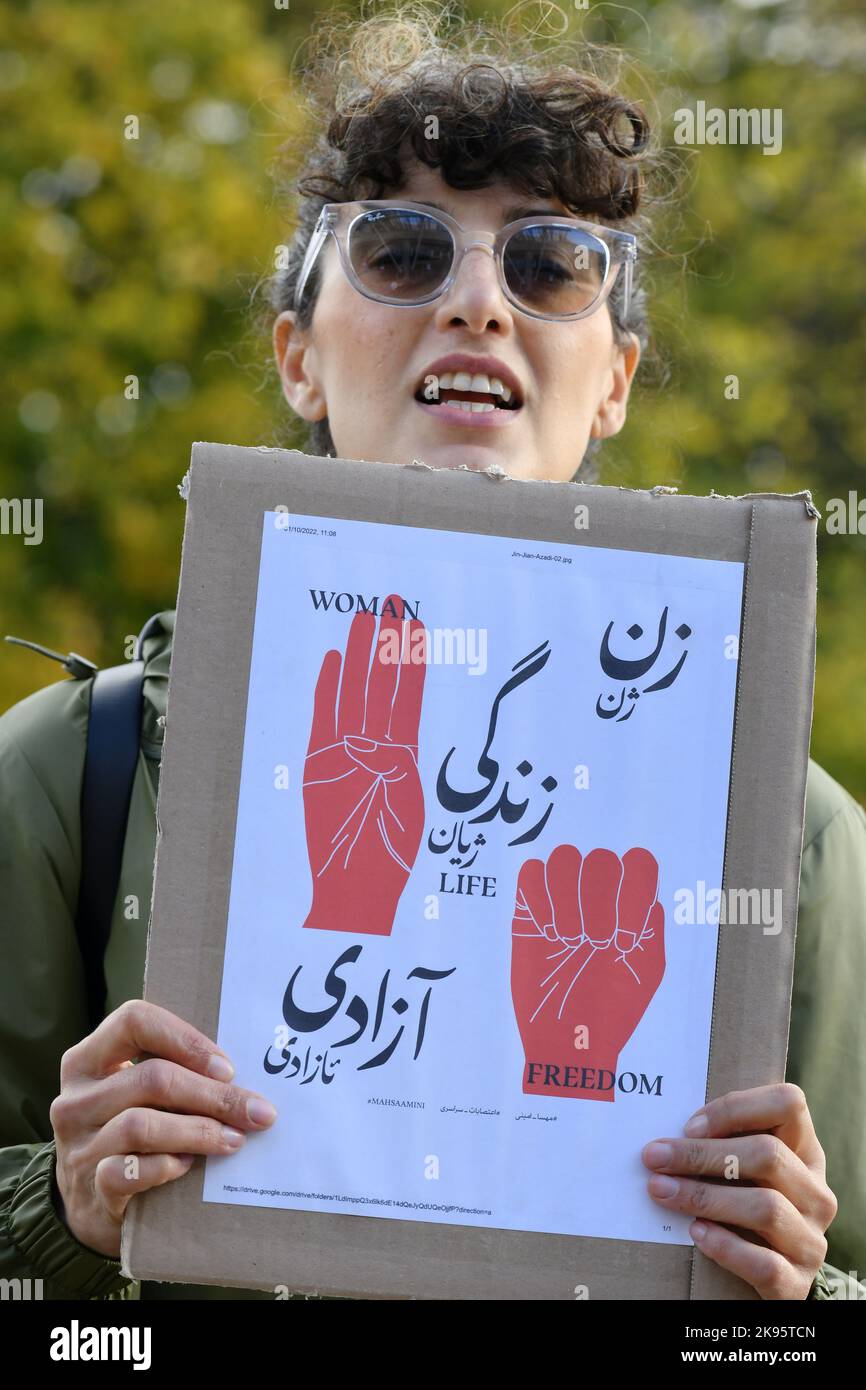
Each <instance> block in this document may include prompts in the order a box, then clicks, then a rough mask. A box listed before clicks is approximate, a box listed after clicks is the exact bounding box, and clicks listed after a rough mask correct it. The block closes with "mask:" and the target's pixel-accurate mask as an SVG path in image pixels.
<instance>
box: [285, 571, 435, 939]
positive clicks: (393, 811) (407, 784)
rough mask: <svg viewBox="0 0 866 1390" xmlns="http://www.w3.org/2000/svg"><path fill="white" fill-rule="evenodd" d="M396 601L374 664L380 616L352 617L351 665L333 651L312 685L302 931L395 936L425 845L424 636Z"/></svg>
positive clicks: (383, 622)
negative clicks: (308, 887) (308, 896)
mask: <svg viewBox="0 0 866 1390" xmlns="http://www.w3.org/2000/svg"><path fill="white" fill-rule="evenodd" d="M391 605H393V608H394V610H395V612H397V613H399V612H400V611H401V607H402V600H401V599H400V598H399V597H397V596H396V595H393V594H392V595H391V598H390V600H388V601H386V604H385V605H384V609H385V611H383V613H382V615H381V618H380V621H379V633H378V638H377V641H376V644H375V648H374V650H373V657H372V665H371V660H370V648H371V646H372V645H373V637H374V633H375V628H376V619H375V618H374V616H373V614H372V613H356V614H355V616H354V618H353V619H352V625H351V628H350V629H349V637H348V641H347V643H346V655H345V659H343V658H342V657H341V655H340V653H339V652H338V651H329V652H327V653H326V654H325V657H324V660H323V661H322V668H321V671H320V672H319V679H318V681H317V683H316V694H315V699H314V702H313V723H312V728H311V730H310V743H309V747H308V749H307V758H306V762H305V764H304V820H305V823H306V830H307V851H308V854H309V858H310V868H311V870H312V874H313V902H312V906H311V908H310V911H309V914H308V916H307V920H306V921H305V923H304V926H305V927H317V928H320V929H324V930H327V931H351V932H355V933H361V934H367V935H377V936H390V934H391V928H392V927H393V925H394V915H395V913H396V911H397V904H398V902H399V900H400V895H401V893H402V892H403V889H404V888H405V886H406V880H407V879H408V877H409V874H410V872H411V869H412V865H413V864H414V862H415V856H416V855H417V853H418V846H419V844H420V842H421V834H422V831H423V829H424V795H423V791H422V788H421V779H420V777H419V775H418V726H419V723H420V720H421V701H422V696H423V692H424V674H425V670H426V633H425V629H424V624H423V623H422V622H420V621H418V620H417V619H411V620H409V621H407V620H405V619H400V618H398V617H395V616H393V615H392V614H390V613H389V612H388V611H387V610H388V608H389V607H390V606H391ZM419 634H421V635H419ZM398 653H399V654H401V655H402V660H400V661H397V660H395V659H394V657H395V654H398ZM410 655H411V656H414V661H409V659H408V658H409V656H410ZM389 656H390V658H391V659H388V658H389ZM422 657H423V658H424V659H423V660H421V659H420V658H422ZM341 666H342V679H341Z"/></svg>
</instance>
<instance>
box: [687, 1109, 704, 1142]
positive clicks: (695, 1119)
mask: <svg viewBox="0 0 866 1390" xmlns="http://www.w3.org/2000/svg"><path fill="white" fill-rule="evenodd" d="M709 1127H710V1122H709V1120H708V1118H707V1116H706V1113H705V1112H704V1111H701V1110H699V1111H698V1113H697V1114H696V1115H692V1118H691V1119H690V1120H687V1121H686V1123H685V1125H684V1126H683V1134H688V1135H689V1137H690V1138H692V1139H697V1137H698V1135H700V1134H706V1132H707V1130H708V1129H709Z"/></svg>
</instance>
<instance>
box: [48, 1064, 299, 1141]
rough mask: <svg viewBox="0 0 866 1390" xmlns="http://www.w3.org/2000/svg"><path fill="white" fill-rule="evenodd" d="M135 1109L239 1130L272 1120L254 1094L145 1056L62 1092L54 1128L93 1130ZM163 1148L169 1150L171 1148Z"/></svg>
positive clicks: (269, 1108) (261, 1099) (270, 1111)
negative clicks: (191, 1117)
mask: <svg viewBox="0 0 866 1390" xmlns="http://www.w3.org/2000/svg"><path fill="white" fill-rule="evenodd" d="M138 1106H145V1107H147V1106H153V1107H155V1108H157V1109H159V1110H162V1111H168V1110H171V1111H180V1112H182V1113H184V1114H188V1115H209V1116H213V1117H214V1119H216V1120H219V1121H220V1122H221V1123H222V1124H226V1125H233V1126H235V1127H239V1128H240V1129H266V1128H268V1126H269V1125H271V1124H272V1123H273V1120H274V1118H275V1116H276V1112H275V1110H274V1108H273V1106H272V1105H271V1104H270V1102H269V1101H267V1100H265V1098H264V1097H263V1096H260V1095H257V1094H256V1093H255V1092H253V1091H247V1090H245V1089H244V1088H243V1087H241V1086H232V1085H228V1084H226V1083H225V1082H223V1081H211V1080H209V1079H208V1078H207V1077H203V1076H199V1075H198V1074H197V1073H194V1072H191V1071H188V1070H187V1069H186V1068H184V1067H181V1066H178V1065H177V1063H175V1062H169V1061H167V1060H166V1059H165V1058H162V1057H149V1058H148V1059H147V1061H145V1062H140V1063H139V1064H138V1066H135V1067H128V1068H123V1069H122V1070H121V1071H118V1072H115V1073H114V1074H113V1075H112V1076H109V1077H107V1078H105V1079H103V1080H101V1081H98V1082H96V1083H94V1084H92V1085H90V1086H87V1085H85V1086H83V1087H81V1086H78V1087H73V1088H72V1089H71V1090H70V1091H69V1092H68V1093H61V1095H60V1096H59V1097H58V1099H57V1102H56V1104H55V1108H54V1111H53V1115H52V1119H53V1122H54V1129H55V1132H56V1133H59V1134H60V1136H61V1137H63V1135H64V1133H65V1132H71V1131H72V1130H73V1129H77V1128H81V1127H82V1126H83V1125H85V1124H86V1125H87V1126H88V1127H93V1128H97V1127H99V1126H102V1125H105V1124H107V1123H108V1122H109V1120H112V1119H113V1118H114V1117H115V1116H116V1115H119V1114H121V1112H122V1111H124V1110H129V1109H133V1108H135V1107H138ZM126 1147H129V1146H128V1145H127V1146H126ZM165 1147H166V1148H167V1149H168V1150H169V1151H171V1149H172V1147H173V1146H171V1145H166V1146H165ZM190 1152H192V1150H190Z"/></svg>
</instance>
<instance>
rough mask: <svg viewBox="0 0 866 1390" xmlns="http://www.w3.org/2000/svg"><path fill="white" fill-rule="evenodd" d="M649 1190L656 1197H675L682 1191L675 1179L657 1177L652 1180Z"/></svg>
mask: <svg viewBox="0 0 866 1390" xmlns="http://www.w3.org/2000/svg"><path fill="white" fill-rule="evenodd" d="M649 1190H650V1192H651V1193H652V1195H653V1196H654V1197H673V1196H674V1195H675V1194H676V1193H677V1192H679V1190H680V1185H679V1183H678V1182H676V1181H675V1180H674V1178H668V1177H663V1176H661V1175H658V1176H657V1177H654V1178H650V1180H649Z"/></svg>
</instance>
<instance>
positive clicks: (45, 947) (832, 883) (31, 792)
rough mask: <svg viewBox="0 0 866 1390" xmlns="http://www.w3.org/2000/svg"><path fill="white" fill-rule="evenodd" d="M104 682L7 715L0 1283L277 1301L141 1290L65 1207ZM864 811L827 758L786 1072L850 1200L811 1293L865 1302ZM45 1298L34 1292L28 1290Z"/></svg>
mask: <svg viewBox="0 0 866 1390" xmlns="http://www.w3.org/2000/svg"><path fill="white" fill-rule="evenodd" d="M173 630H174V614H173V613H172V612H166V613H163V614H161V615H160V626H159V629H158V630H157V631H156V632H154V633H153V635H152V636H151V637H150V638H149V639H148V640H147V641H146V642H145V645H144V653H143V655H144V658H145V682H144V709H143V716H142V734H141V753H140V757H139V762H138V769H137V771H136V776H135V783H134V786H133V792H132V802H131V806H130V812H129V821H128V826H127V833H126V841H125V847H124V854H123V865H122V870H121V876H120V886H119V889H118V894H117V900H116V902H115V908H114V917H113V921H112V929H111V937H110V940H109V944H108V949H107V952H106V957H105V973H106V980H107V985H108V1000H107V1010H108V1011H111V1010H113V1009H116V1008H117V1007H118V1006H119V1005H120V1004H122V1003H123V1002H124V1000H126V999H132V998H140V997H141V993H142V983H143V979H144V958H145V947H146V941H147V918H148V913H149V906H150V891H151V876H152V872H153V857H154V847H155V837H156V815H155V812H156V794H157V786H158V778H159V757H160V752H161V746H162V727H161V723H160V720H161V717H162V716H163V715H164V714H165V703H166V691H167V686H168V671H169V660H170V656H171V640H172V633H173ZM90 688H91V682H90V681H89V680H84V681H76V680H61V681H59V682H57V683H56V684H54V685H50V686H47V687H46V688H45V689H43V690H39V691H37V692H36V694H34V695H31V696H29V698H27V699H26V700H22V701H21V702H20V703H19V704H17V705H15V706H14V707H13V708H12V709H10V710H8V711H7V713H6V714H4V715H3V716H2V718H0V904H2V914H3V916H2V923H0V962H2V975H0V1146H3V1147H0V1280H4V1279H12V1278H18V1279H22V1280H27V1279H30V1280H42V1281H43V1282H42V1295H43V1297H45V1298H141V1299H150V1298H170V1299H177V1298H209V1299H212V1298H233V1299H236V1298H267V1299H270V1298H272V1297H273V1295H272V1294H270V1293H266V1292H255V1291H246V1290H241V1289H222V1288H214V1287H210V1286H207V1287H205V1286H193V1285H179V1284H156V1283H148V1282H143V1283H140V1284H139V1283H133V1282H131V1281H129V1280H127V1279H125V1278H124V1277H123V1276H122V1275H121V1273H120V1264H119V1261H116V1260H111V1259H107V1258H105V1257H104V1256H102V1255H100V1254H98V1253H96V1252H95V1251H92V1250H89V1249H87V1248H86V1247H85V1246H83V1245H81V1244H80V1243H79V1242H78V1241H77V1240H76V1239H75V1237H74V1236H73V1235H72V1233H71V1232H70V1231H69V1230H68V1229H67V1227H66V1226H65V1225H64V1224H63V1222H62V1221H61V1220H60V1218H59V1217H58V1215H57V1212H56V1210H55V1206H54V1188H53V1182H54V1144H53V1140H52V1129H51V1124H50V1122H49V1118H48V1111H49V1107H50V1105H51V1102H52V1100H53V1099H54V1097H55V1096H56V1094H57V1092H58V1090H59V1070H60V1057H61V1055H62V1053H63V1052H64V1051H65V1050H66V1049H67V1048H69V1047H71V1046H72V1045H73V1044H74V1043H76V1042H77V1041H78V1040H79V1039H80V1038H81V1037H82V1036H84V1034H85V1033H86V1032H87V1031H88V1026H87V1012H86V1005H85V994H84V984H83V975H82V966H81V959H80V955H79V951H78V944H77V940H76V935H75V909H76V902H77V897H78V878H79V861H80V848H81V846H80V828H79V809H78V808H79V796H80V788H81V777H82V769H83V765H84V750H85V743H86V736H87V719H88V712H89V704H90ZM864 905H866V816H864V813H863V811H862V809H861V808H860V806H859V805H858V804H857V803H856V802H855V801H854V800H853V799H852V798H851V797H850V796H849V795H848V793H847V792H845V791H844V790H843V788H842V787H841V786H839V784H838V783H837V782H834V781H833V779H832V778H831V777H829V776H828V775H827V773H826V772H824V771H822V769H821V768H820V767H818V766H817V765H816V764H815V763H810V765H809V780H808V788H807V797H806V828H805V835H804V841H803V864H802V871H801V877H800V907H799V917H798V929H797V948H796V956H795V969H794V993H793V1005H792V1013H791V1035H790V1045H789V1053H788V1067H787V1077H788V1079H789V1080H790V1081H795V1082H797V1083H798V1084H799V1085H800V1086H802V1088H803V1090H804V1091H805V1093H806V1096H807V1098H808V1101H809V1106H810V1109H811V1112H812V1115H813V1117H814V1120H815V1125H816V1128H817V1131H818V1138H819V1140H820V1142H821V1144H822V1146H823V1148H824V1151H825V1153H826V1155H827V1178H828V1182H829V1184H830V1186H831V1187H832V1189H833V1191H834V1192H835V1194H836V1197H837V1199H838V1202H839V1212H838V1215H837V1217H836V1220H835V1221H834V1222H833V1225H832V1226H831V1228H830V1230H829V1232H828V1240H829V1250H828V1255H827V1258H828V1263H827V1264H825V1265H824V1266H823V1268H822V1270H821V1273H820V1274H819V1276H818V1278H817V1279H816V1281H815V1284H814V1285H813V1288H812V1291H811V1294H810V1297H812V1298H846V1297H847V1298H866V1286H864V1284H861V1283H858V1282H856V1278H854V1279H852V1278H850V1277H849V1274H850V1272H851V1271H857V1270H859V1271H860V1276H861V1277H862V1278H864V1279H866V1177H864V1175H866V1067H864V1066H863V1061H864V1058H866V1011H864V1009H863V992H864V988H866V906H864ZM31 1287H32V1286H31Z"/></svg>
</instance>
